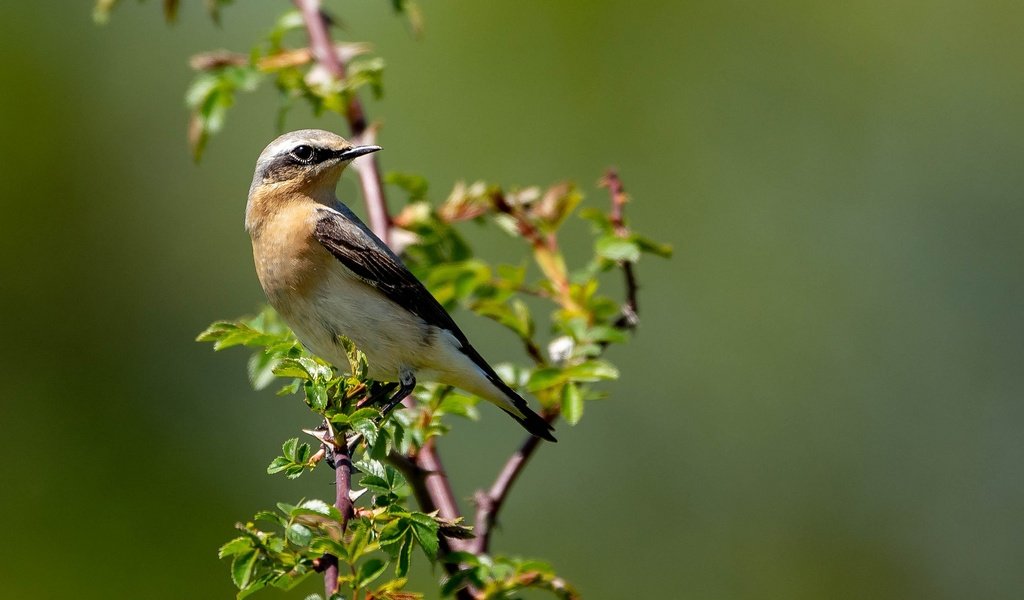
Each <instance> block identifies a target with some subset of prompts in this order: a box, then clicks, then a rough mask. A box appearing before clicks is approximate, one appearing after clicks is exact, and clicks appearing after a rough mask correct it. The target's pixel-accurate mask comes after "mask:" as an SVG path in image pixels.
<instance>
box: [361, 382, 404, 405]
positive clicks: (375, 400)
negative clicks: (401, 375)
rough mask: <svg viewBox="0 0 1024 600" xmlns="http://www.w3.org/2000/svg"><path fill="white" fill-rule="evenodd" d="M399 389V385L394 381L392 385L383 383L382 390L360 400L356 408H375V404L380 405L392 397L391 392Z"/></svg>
mask: <svg viewBox="0 0 1024 600" xmlns="http://www.w3.org/2000/svg"><path fill="white" fill-rule="evenodd" d="M397 387H398V383H396V382H393V381H392V382H390V383H383V384H381V386H380V389H378V390H377V391H375V392H373V393H372V394H369V395H368V396H366V397H365V398H363V399H362V400H360V401H359V402H358V403H356V406H358V407H359V408H363V407H364V406H373V405H375V404H379V403H380V402H382V401H383V400H384V399H385V398H388V397H389V396H390V395H391V392H393V391H395V388H397Z"/></svg>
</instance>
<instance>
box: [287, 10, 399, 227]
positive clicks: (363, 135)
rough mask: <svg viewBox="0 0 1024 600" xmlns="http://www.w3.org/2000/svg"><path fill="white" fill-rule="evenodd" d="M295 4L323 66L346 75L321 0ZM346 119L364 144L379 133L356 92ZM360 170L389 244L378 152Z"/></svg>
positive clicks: (373, 223)
mask: <svg viewBox="0 0 1024 600" xmlns="http://www.w3.org/2000/svg"><path fill="white" fill-rule="evenodd" d="M294 2H295V6H296V7H297V8H298V9H299V12H301V13H302V21H303V23H304V24H305V26H306V32H307V33H308V34H309V47H310V50H312V52H313V56H314V57H315V58H316V61H317V62H318V63H320V65H321V66H323V68H324V69H325V70H326V71H327V72H328V73H329V74H330V75H331V77H334V78H335V79H337V80H338V81H343V80H344V79H345V63H343V62H342V61H341V59H340V58H339V57H338V52H337V49H336V48H335V46H334V42H332V41H331V33H330V31H329V30H328V19H327V17H326V15H325V14H324V13H323V11H322V10H321V9H320V0H294ZM346 100H347V102H346V103H345V107H346V108H345V119H346V120H347V121H348V127H349V129H350V130H351V132H352V137H353V139H354V140H355V141H358V142H359V143H361V144H372V143H374V141H375V138H376V135H375V132H374V130H373V128H371V127H368V126H367V124H366V114H365V113H364V112H363V105H362V103H361V102H359V98H358V97H357V96H356V95H355V94H350V95H348V96H347V98H346ZM353 166H354V167H355V169H356V171H357V172H358V173H359V183H360V186H361V187H362V189H363V200H364V201H365V203H366V211H367V215H368V217H369V221H370V229H372V230H373V232H374V233H375V234H377V237H379V238H380V239H381V240H382V241H383V242H384V243H385V244H389V245H390V243H391V217H390V216H389V215H388V204H387V198H385V196H384V185H383V183H382V181H381V177H380V166H379V164H378V163H377V157H376V156H373V155H371V156H367V157H364V158H361V159H359V160H357V161H355V162H354V163H353Z"/></svg>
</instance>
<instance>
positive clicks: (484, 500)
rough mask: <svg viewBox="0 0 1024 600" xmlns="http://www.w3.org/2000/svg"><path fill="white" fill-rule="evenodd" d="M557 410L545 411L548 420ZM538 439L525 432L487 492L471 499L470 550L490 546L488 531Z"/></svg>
mask: <svg viewBox="0 0 1024 600" xmlns="http://www.w3.org/2000/svg"><path fill="white" fill-rule="evenodd" d="M556 417H557V414H554V413H553V414H551V415H548V417H547V420H548V422H551V421H554V420H555V418H556ZM540 442H541V439H540V438H539V437H536V436H532V435H531V436H527V438H526V439H525V440H523V443H522V444H521V445H520V446H519V449H518V450H516V451H515V453H514V454H513V455H512V456H511V457H509V459H508V461H507V462H506V463H505V466H504V467H502V468H501V472H499V473H498V477H497V478H496V479H495V480H494V483H493V484H491V487H490V489H489V490H487V491H486V492H485V491H483V490H479V491H477V493H476V495H475V496H474V497H473V500H474V501H475V502H476V519H475V521H474V527H473V534H474V535H475V536H476V537H474V539H473V540H471V544H470V548H469V550H470V551H471V552H473V554H485V553H487V551H488V549H489V548H490V544H491V531H492V530H493V529H494V523H495V522H496V521H497V518H498V512H499V511H500V510H501V507H502V505H503V504H504V503H505V498H507V497H508V492H509V490H510V489H512V485H513V484H514V483H515V482H516V480H517V479H519V475H520V473H522V472H523V469H524V468H526V463H527V462H529V461H530V457H531V456H533V453H534V452H535V451H536V450H537V448H538V447H539V446H540Z"/></svg>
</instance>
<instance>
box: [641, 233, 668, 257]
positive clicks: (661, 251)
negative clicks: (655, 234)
mask: <svg viewBox="0 0 1024 600" xmlns="http://www.w3.org/2000/svg"><path fill="white" fill-rule="evenodd" d="M633 240H634V241H635V242H636V244H637V246H639V247H640V251H641V252H646V253H648V254H654V255H656V256H660V257H662V258H672V244H662V243H660V242H655V241H654V240H650V239H648V238H645V237H641V236H638V235H635V236H633Z"/></svg>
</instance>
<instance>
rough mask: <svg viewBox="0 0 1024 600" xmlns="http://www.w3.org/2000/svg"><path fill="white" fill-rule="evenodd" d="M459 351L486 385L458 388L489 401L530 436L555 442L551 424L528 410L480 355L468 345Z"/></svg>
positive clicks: (524, 401)
mask: <svg viewBox="0 0 1024 600" xmlns="http://www.w3.org/2000/svg"><path fill="white" fill-rule="evenodd" d="M460 350H461V351H462V352H463V353H464V354H465V355H466V356H468V357H469V359H470V360H472V361H473V362H474V363H475V364H476V366H477V367H478V368H479V369H480V371H479V372H480V373H481V374H482V375H483V376H484V377H486V378H487V383H489V384H490V385H487V384H486V383H484V382H483V381H480V380H477V381H476V382H469V381H464V382H462V384H461V385H459V387H463V388H465V389H466V390H468V391H472V392H473V393H475V394H477V395H479V396H481V397H483V398H485V399H487V400H489V401H490V402H491V403H492V404H494V405H495V406H497V407H498V408H500V409H501V410H503V411H505V412H507V413H508V414H509V416H511V417H512V418H513V419H515V420H516V421H519V424H520V425H522V426H523V429H525V430H526V431H528V432H530V434H531V435H535V436H537V437H539V438H541V439H545V440H547V441H549V442H557V441H558V440H556V439H555V436H553V435H551V432H552V431H554V430H555V428H554V427H552V426H551V423H549V422H548V421H547V419H545V418H544V417H542V416H540V415H538V414H537V413H535V412H533V411H532V410H530V406H529V405H528V404H527V403H526V400H523V397H522V396H520V395H519V394H517V393H516V392H515V390H513V389H512V388H510V387H508V384H506V383H505V382H504V381H502V380H501V377H498V374H497V373H495V372H494V369H492V368H491V366H490V365H489V364H487V361H485V360H484V359H483V357H482V356H480V353H478V352H477V351H476V349H475V348H473V347H472V346H470V345H469V344H464V345H463V346H462V348H460ZM474 383H475V385H474Z"/></svg>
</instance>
